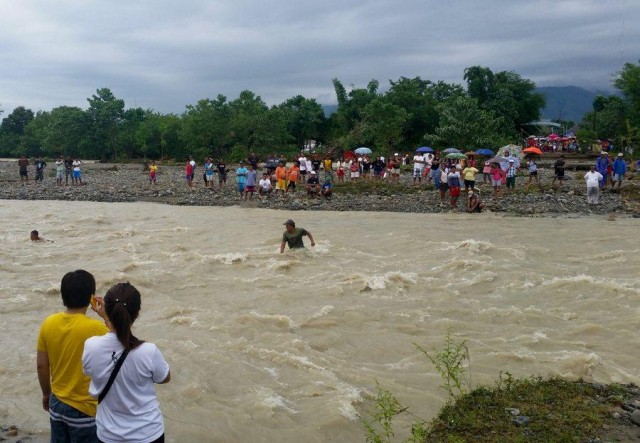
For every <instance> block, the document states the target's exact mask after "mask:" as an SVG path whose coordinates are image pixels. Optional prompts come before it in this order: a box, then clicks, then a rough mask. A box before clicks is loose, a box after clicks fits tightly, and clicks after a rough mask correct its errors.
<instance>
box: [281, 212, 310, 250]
mask: <svg viewBox="0 0 640 443" xmlns="http://www.w3.org/2000/svg"><path fill="white" fill-rule="evenodd" d="M284 226H285V227H286V228H287V230H286V231H284V234H282V243H280V254H282V253H283V252H284V247H285V245H286V244H288V245H289V249H297V248H304V243H303V242H302V237H304V236H305V235H306V236H307V237H309V240H311V246H315V245H316V242H314V241H313V236H312V235H311V232H309V231H307V230H306V229H304V228H296V223H295V222H294V221H293V220H291V219H289V220H287V221H286V222H284Z"/></svg>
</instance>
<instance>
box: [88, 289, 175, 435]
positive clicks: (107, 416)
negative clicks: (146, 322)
mask: <svg viewBox="0 0 640 443" xmlns="http://www.w3.org/2000/svg"><path fill="white" fill-rule="evenodd" d="M95 299H96V311H97V312H98V313H99V314H100V315H101V316H102V317H103V318H105V319H107V320H108V321H107V326H108V327H109V332H108V333H107V334H105V335H103V336H99V337H92V338H90V339H88V340H87V341H86V342H85V345H84V352H83V354H82V367H83V370H84V373H85V374H87V375H88V376H89V377H91V384H90V385H89V393H90V394H91V395H92V396H93V397H97V398H99V402H98V414H97V416H96V426H97V433H98V439H100V441H101V442H105V443H116V442H132V443H133V442H136V443H155V442H164V422H163V419H162V412H161V411H160V406H159V404H158V399H157V396H156V392H155V388H154V386H153V385H154V383H158V384H162V383H167V382H169V380H170V379H171V373H170V371H169V365H168V364H167V362H166V361H165V359H164V357H163V356H162V353H161V352H160V350H159V349H158V348H157V347H156V346H155V345H154V344H152V343H146V342H144V341H142V340H139V339H138V338H137V337H136V336H134V335H133V333H132V332H131V326H132V325H133V322H134V321H135V320H136V318H138V314H139V312H140V306H141V301H140V292H138V290H137V289H136V288H135V287H134V286H133V285H131V284H129V283H118V284H116V285H115V286H113V287H112V288H111V289H109V291H107V294H106V295H105V296H104V299H102V298H100V297H95ZM105 314H106V315H105ZM123 354H125V355H124V357H123ZM121 358H123V362H122V366H121V367H120V371H119V372H117V374H116V376H115V378H114V379H113V384H112V385H111V386H110V388H108V390H107V392H106V393H105V394H103V390H104V389H105V386H106V385H107V384H108V380H109V377H110V376H111V373H112V371H113V370H114V367H115V366H116V364H117V363H118V360H119V359H121ZM100 399H102V400H100Z"/></svg>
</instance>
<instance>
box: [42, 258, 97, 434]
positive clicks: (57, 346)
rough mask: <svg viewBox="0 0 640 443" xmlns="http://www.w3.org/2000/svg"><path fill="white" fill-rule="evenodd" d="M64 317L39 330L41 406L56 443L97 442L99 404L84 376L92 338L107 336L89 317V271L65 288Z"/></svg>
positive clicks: (73, 276)
mask: <svg viewBox="0 0 640 443" xmlns="http://www.w3.org/2000/svg"><path fill="white" fill-rule="evenodd" d="M60 292H61V293H62V302H63V304H64V306H65V307H66V310H65V311H64V312H59V313H57V314H52V315H50V316H48V317H47V318H46V319H45V320H44V321H43V322H42V326H41V327H40V333H39V334H38V346H37V369H38V381H39V382H40V389H41V390H42V407H43V409H44V410H45V411H49V421H50V423H51V441H52V442H71V443H75V442H78V443H79V442H97V441H98V438H97V436H96V423H95V416H96V409H97V406H98V405H97V401H96V399H95V398H93V397H91V396H90V395H89V382H90V379H89V377H88V376H86V375H84V373H83V372H82V350H83V349H84V342H85V340H87V339H88V338H89V337H93V336H96V335H104V334H106V333H107V332H109V329H108V328H107V327H106V326H105V324H104V323H102V322H100V321H98V320H94V319H92V318H89V317H87V315H86V313H87V309H88V307H89V304H90V302H91V297H92V296H93V295H94V294H95V292H96V281H95V279H94V277H93V275H91V274H90V273H89V272H87V271H84V270H77V271H74V272H68V273H67V274H65V276H64V277H63V278H62V283H61V284H60Z"/></svg>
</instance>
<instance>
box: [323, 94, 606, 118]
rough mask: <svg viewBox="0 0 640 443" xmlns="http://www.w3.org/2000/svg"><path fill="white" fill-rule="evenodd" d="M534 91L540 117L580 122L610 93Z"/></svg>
mask: <svg viewBox="0 0 640 443" xmlns="http://www.w3.org/2000/svg"><path fill="white" fill-rule="evenodd" d="M536 92H539V93H541V94H543V95H544V96H545V97H546V99H547V106H546V107H545V108H544V109H542V118H543V119H549V120H556V119H562V120H565V121H569V120H570V121H573V122H574V123H576V124H577V123H580V120H582V116H583V115H584V114H585V113H587V112H589V111H591V109H592V106H593V99H594V98H596V96H597V95H598V94H601V95H610V93H608V92H600V91H597V92H594V91H589V90H587V89H584V88H580V87H578V86H548V87H542V88H536ZM322 109H324V114H325V115H326V116H327V117H329V116H330V115H331V114H333V113H334V112H336V110H337V109H338V105H322Z"/></svg>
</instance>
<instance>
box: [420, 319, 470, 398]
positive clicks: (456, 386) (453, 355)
mask: <svg viewBox="0 0 640 443" xmlns="http://www.w3.org/2000/svg"><path fill="white" fill-rule="evenodd" d="M452 334H453V333H452V331H451V330H448V331H447V337H446V340H445V344H444V346H443V347H442V349H440V350H434V352H433V353H429V352H427V351H426V350H425V349H424V348H423V347H421V346H420V345H418V344H416V343H414V346H415V347H416V348H417V349H418V350H419V351H420V352H422V354H424V356H425V357H427V358H428V359H429V361H430V362H431V363H433V365H434V366H435V367H436V370H437V371H438V373H439V374H440V377H442V379H443V380H444V384H443V385H442V388H443V389H444V390H445V391H447V392H448V393H449V396H450V397H454V398H455V397H457V396H461V395H464V394H465V393H466V392H467V391H468V389H469V388H470V386H471V382H470V381H469V380H467V379H466V377H467V364H468V362H469V348H467V341H466V340H463V341H460V342H456V341H455V340H454V339H453V336H452Z"/></svg>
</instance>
